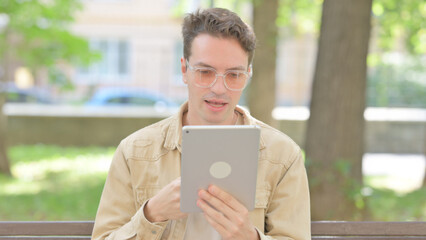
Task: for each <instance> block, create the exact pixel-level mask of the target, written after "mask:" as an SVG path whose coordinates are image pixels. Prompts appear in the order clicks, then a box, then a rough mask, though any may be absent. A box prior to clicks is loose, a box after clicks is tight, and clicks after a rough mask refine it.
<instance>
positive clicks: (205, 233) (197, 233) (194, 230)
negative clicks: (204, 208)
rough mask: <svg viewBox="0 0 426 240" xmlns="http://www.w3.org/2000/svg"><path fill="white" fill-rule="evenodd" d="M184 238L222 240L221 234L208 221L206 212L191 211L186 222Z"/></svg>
mask: <svg viewBox="0 0 426 240" xmlns="http://www.w3.org/2000/svg"><path fill="white" fill-rule="evenodd" d="M183 239H184V240H193V239H206V240H221V239H222V237H221V236H220V234H219V233H218V232H217V231H216V230H215V229H214V228H213V227H212V226H211V225H210V224H209V222H207V220H206V218H205V217H204V213H202V212H201V213H190V214H188V220H187V222H186V230H185V237H184V238H183Z"/></svg>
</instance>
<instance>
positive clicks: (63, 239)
mask: <svg viewBox="0 0 426 240" xmlns="http://www.w3.org/2000/svg"><path fill="white" fill-rule="evenodd" d="M29 239H31V240H90V239H91V238H90V237H67V236H62V237H49V236H47V237H46V236H43V237H41V236H26V237H24V236H23V237H1V236H0V240H29Z"/></svg>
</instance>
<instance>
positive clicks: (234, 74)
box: [228, 72, 238, 78]
mask: <svg viewBox="0 0 426 240" xmlns="http://www.w3.org/2000/svg"><path fill="white" fill-rule="evenodd" d="M228 76H229V77H231V78H238V73H237V72H230V73H228Z"/></svg>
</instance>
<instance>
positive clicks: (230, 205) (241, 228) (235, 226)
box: [197, 185, 259, 240]
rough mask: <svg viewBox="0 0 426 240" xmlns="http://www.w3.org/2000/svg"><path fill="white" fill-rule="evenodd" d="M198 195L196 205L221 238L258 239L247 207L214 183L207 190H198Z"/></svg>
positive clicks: (226, 239)
mask: <svg viewBox="0 0 426 240" xmlns="http://www.w3.org/2000/svg"><path fill="white" fill-rule="evenodd" d="M198 196H199V197H200V199H198V201H197V205H198V206H199V207H200V208H201V209H202V210H203V212H204V216H205V217H206V219H207V221H208V222H209V223H210V225H211V226H212V227H213V228H214V229H216V231H218V232H219V234H220V235H221V236H222V237H223V239H225V240H231V239H232V240H237V239H243V240H247V239H253V240H255V239H259V235H258V233H257V231H256V229H255V227H254V226H253V224H252V223H251V222H250V219H249V214H248V213H249V212H248V210H247V208H246V207H244V205H242V204H241V203H240V202H238V201H237V200H236V199H235V198H234V197H233V196H231V195H230V194H228V193H227V192H225V191H223V190H222V189H220V188H219V187H217V186H214V185H211V186H209V188H208V190H207V191H206V190H200V191H199V192H198ZM209 204H210V205H211V206H209Z"/></svg>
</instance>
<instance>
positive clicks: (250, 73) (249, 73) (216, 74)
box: [185, 59, 252, 92]
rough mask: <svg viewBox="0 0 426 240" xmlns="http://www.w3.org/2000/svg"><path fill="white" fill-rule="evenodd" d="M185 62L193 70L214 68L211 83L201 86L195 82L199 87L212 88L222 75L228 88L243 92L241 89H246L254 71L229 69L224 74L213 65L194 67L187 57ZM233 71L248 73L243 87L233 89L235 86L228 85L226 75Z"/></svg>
mask: <svg viewBox="0 0 426 240" xmlns="http://www.w3.org/2000/svg"><path fill="white" fill-rule="evenodd" d="M185 63H186V67H187V68H188V69H189V70H191V71H196V70H202V69H206V70H213V72H214V73H215V79H214V81H213V82H212V83H211V84H210V85H208V86H201V85H199V84H197V83H195V85H196V86H197V87H199V88H211V87H212V86H213V85H214V84H215V83H216V82H217V78H218V77H222V78H223V83H224V85H225V87H226V89H228V90H230V91H235V92H241V91H243V90H244V88H246V86H247V83H248V82H249V81H250V79H251V76H252V71H250V72H248V71H244V70H228V71H226V72H225V73H224V74H219V73H217V70H216V69H214V68H212V67H194V66H191V64H189V61H188V59H185ZM251 68H252V66H251V64H250V66H249V69H251ZM232 72H238V73H239V74H240V73H242V74H245V75H247V80H246V82H245V83H244V86H243V87H242V88H241V89H233V88H230V87H228V85H227V84H226V75H227V74H228V73H232Z"/></svg>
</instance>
